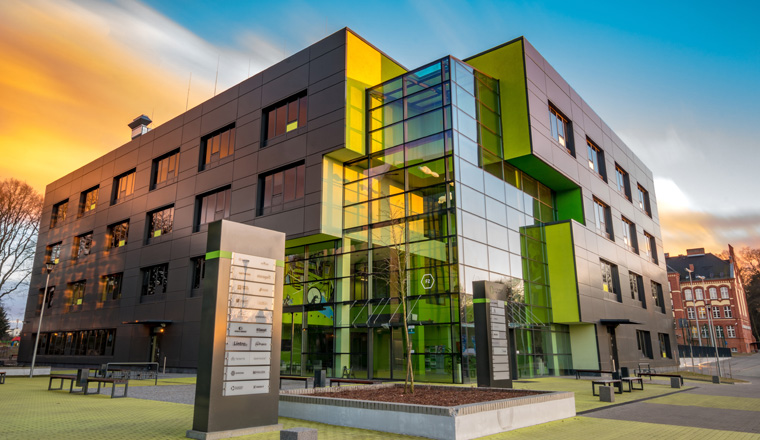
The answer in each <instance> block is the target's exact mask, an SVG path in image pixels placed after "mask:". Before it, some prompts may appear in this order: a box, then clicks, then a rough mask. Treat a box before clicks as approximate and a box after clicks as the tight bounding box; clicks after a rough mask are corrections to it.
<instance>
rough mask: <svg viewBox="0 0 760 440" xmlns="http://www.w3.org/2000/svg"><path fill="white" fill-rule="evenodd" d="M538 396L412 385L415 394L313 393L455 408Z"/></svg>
mask: <svg viewBox="0 0 760 440" xmlns="http://www.w3.org/2000/svg"><path fill="white" fill-rule="evenodd" d="M536 394H541V392H537V391H529V390H513V389H505V390H487V389H481V388H450V387H436V386H419V385H417V386H415V387H414V394H410V393H407V394H404V387H403V386H401V387H390V388H375V389H361V390H353V389H351V387H346V389H345V391H344V390H341V391H339V392H336V393H315V394H312V395H313V396H317V397H333V398H336V399H354V400H372V401H376V402H392V403H410V404H414V405H431V406H458V405H466V404H469V403H480V402H490V401H492V400H502V399H512V398H514V397H524V396H533V395H536Z"/></svg>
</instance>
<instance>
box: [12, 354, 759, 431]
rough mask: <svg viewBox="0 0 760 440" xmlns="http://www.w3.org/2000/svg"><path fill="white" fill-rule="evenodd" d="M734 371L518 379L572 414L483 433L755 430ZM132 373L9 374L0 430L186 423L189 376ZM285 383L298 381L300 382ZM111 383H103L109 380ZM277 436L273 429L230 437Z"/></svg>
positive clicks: (745, 389) (737, 362) (752, 376)
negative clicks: (114, 390) (571, 406)
mask: <svg viewBox="0 0 760 440" xmlns="http://www.w3.org/2000/svg"><path fill="white" fill-rule="evenodd" d="M732 371H733V375H734V377H736V378H740V379H744V380H746V381H747V382H748V383H741V384H735V385H728V384H720V385H716V384H712V383H709V382H702V381H694V380H686V383H685V386H684V388H682V389H680V390H678V389H672V388H670V386H669V382H668V383H666V382H665V381H660V380H654V381H648V380H645V390H644V391H635V392H633V393H624V394H623V395H619V394H618V395H615V397H616V402H615V403H612V404H610V403H602V402H599V400H598V398H597V397H593V396H591V385H590V381H589V380H584V379H581V380H576V379H574V378H570V377H564V378H536V379H526V380H520V381H518V382H517V383H516V384H515V387H516V388H525V389H536V390H557V391H573V392H575V396H576V410H577V412H578V415H577V416H576V417H573V418H570V419H565V420H560V421H557V422H552V423H547V424H544V425H539V426H533V427H529V428H523V429H519V430H515V431H510V432H505V433H501V434H496V435H492V436H489V437H484V438H486V439H493V440H495V439H522V438H525V439H528V438H530V439H535V438H562V439H583V440H589V439H593V440H598V439H617V438H626V437H627V438H652V439H668V440H672V439H681V438H683V439H689V440H697V439H760V355H753V356H742V357H736V358H734V359H733V360H732ZM153 383H154V382H153V381H152V380H149V381H136V380H133V381H130V384H129V397H128V398H124V399H111V398H110V397H109V396H107V395H105V394H103V395H93V396H83V395H78V394H69V393H68V392H65V391H48V390H47V385H48V378H47V377H37V378H34V379H29V378H26V377H8V379H7V381H6V383H5V385H0V438H3V439H6V438H7V439H35V440H36V439H82V440H86V439H182V438H185V431H186V430H187V429H189V428H190V427H191V424H192V412H193V406H192V402H193V399H194V395H195V377H193V376H187V375H184V376H183V375H164V376H162V377H161V379H159V381H158V385H157V386H154V385H153ZM283 386H284V387H285V388H297V387H302V386H303V384H302V383H300V382H293V383H287V381H286V383H285V384H284V385H283ZM109 392H110V390H109ZM280 422H281V423H282V424H283V425H284V426H285V428H292V427H299V426H300V427H310V428H316V429H318V430H319V438H320V439H322V440H339V439H389V438H395V439H413V438H417V437H408V436H400V435H395V434H387V433H382V432H375V431H366V430H361V429H355V428H344V427H338V426H330V425H324V424H319V423H313V422H306V421H301V420H294V419H286V418H281V419H280ZM238 438H240V439H259V440H263V439H267V440H274V439H278V438H279V434H278V433H276V432H271V433H263V434H256V435H249V436H245V437H238Z"/></svg>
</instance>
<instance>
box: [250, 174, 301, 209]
mask: <svg viewBox="0 0 760 440" xmlns="http://www.w3.org/2000/svg"><path fill="white" fill-rule="evenodd" d="M305 180H306V167H305V165H304V164H299V165H295V166H292V167H290V168H287V169H285V170H282V171H277V172H275V173H272V174H269V175H266V176H262V177H260V178H259V187H260V188H261V189H260V195H261V197H260V198H259V200H261V205H260V207H259V214H260V215H264V214H269V213H273V212H279V211H282V210H283V207H284V206H283V205H284V204H286V203H288V202H292V201H294V200H298V199H302V198H303V196H304V184H305Z"/></svg>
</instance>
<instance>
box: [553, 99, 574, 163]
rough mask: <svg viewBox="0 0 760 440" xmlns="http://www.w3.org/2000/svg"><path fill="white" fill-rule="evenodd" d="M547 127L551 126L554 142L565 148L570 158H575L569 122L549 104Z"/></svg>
mask: <svg viewBox="0 0 760 440" xmlns="http://www.w3.org/2000/svg"><path fill="white" fill-rule="evenodd" d="M549 125H550V126H551V130H552V137H553V138H554V140H556V141H557V142H559V144H560V145H562V146H563V147H565V149H566V150H567V152H568V153H570V155H571V156H573V157H575V147H574V145H573V133H572V126H571V125H570V120H569V119H568V118H566V117H565V116H564V115H563V114H562V113H560V111H559V110H557V109H556V108H554V106H552V105H551V104H549Z"/></svg>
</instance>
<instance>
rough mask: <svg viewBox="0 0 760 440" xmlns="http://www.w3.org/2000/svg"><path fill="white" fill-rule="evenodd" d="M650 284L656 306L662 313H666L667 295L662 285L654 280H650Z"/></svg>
mask: <svg viewBox="0 0 760 440" xmlns="http://www.w3.org/2000/svg"><path fill="white" fill-rule="evenodd" d="M650 282H651V288H652V300H653V302H654V306H655V307H657V308H659V309H660V312H661V313H665V294H664V292H663V289H662V284H660V283H658V282H657V281H654V280H650Z"/></svg>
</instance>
